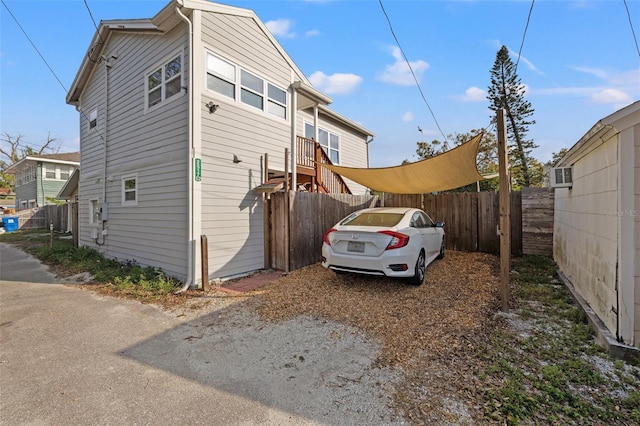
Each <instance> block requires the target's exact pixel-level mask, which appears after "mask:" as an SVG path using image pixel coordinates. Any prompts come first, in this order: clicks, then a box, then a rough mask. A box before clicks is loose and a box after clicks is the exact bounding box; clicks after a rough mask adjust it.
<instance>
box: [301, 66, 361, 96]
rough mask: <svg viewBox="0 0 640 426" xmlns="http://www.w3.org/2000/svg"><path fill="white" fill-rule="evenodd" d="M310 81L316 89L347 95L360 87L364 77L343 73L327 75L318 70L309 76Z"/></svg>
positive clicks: (329, 93)
mask: <svg viewBox="0 0 640 426" xmlns="http://www.w3.org/2000/svg"><path fill="white" fill-rule="evenodd" d="M309 81H310V82H311V84H312V85H313V86H314V87H315V88H316V89H318V90H320V91H322V92H325V93H326V94H328V95H346V94H349V93H352V92H354V91H355V90H356V89H357V88H358V86H359V85H360V83H362V77H360V76H359V75H355V74H343V73H335V74H332V75H326V74H325V73H323V72H322V71H316V72H314V73H313V74H311V76H309Z"/></svg>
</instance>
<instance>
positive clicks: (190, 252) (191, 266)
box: [175, 0, 196, 293]
mask: <svg viewBox="0 0 640 426" xmlns="http://www.w3.org/2000/svg"><path fill="white" fill-rule="evenodd" d="M177 4H178V6H176V9H175V10H176V13H177V14H178V16H180V18H182V20H183V21H185V22H186V23H187V27H188V28H189V38H188V40H189V41H188V43H189V47H188V49H189V82H188V83H187V94H188V99H189V100H188V101H187V102H188V104H189V105H188V106H187V109H188V111H189V113H188V115H189V118H188V126H189V132H188V133H189V136H188V138H189V142H188V149H187V164H188V173H187V181H188V183H187V185H188V190H187V205H188V213H189V220H187V224H188V230H187V279H186V280H185V281H184V285H183V286H182V288H181V289H179V290H178V291H176V293H181V292H183V291H186V290H187V289H188V288H189V287H191V285H192V284H193V283H194V279H193V277H194V273H195V262H194V251H195V250H194V249H195V247H194V244H195V241H196V239H195V237H194V236H193V220H194V218H193V153H194V150H195V148H194V146H193V131H194V125H193V105H194V103H195V96H194V93H193V90H192V89H193V74H194V73H193V25H192V23H191V20H189V18H187V17H186V16H185V15H184V14H183V13H182V12H181V11H180V6H184V4H183V2H182V0H178V1H177Z"/></svg>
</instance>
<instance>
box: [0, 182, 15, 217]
mask: <svg viewBox="0 0 640 426" xmlns="http://www.w3.org/2000/svg"><path fill="white" fill-rule="evenodd" d="M15 203H16V194H15V193H14V192H13V191H12V190H11V189H10V188H0V210H2V211H0V214H2V213H6V212H7V211H9V210H11V209H15V208H16V204H15Z"/></svg>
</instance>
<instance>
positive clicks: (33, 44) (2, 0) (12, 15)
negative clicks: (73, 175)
mask: <svg viewBox="0 0 640 426" xmlns="http://www.w3.org/2000/svg"><path fill="white" fill-rule="evenodd" d="M0 1H1V2H2V5H3V6H4V7H5V9H7V12H9V15H11V17H12V18H13V20H14V21H15V23H16V25H18V28H20V30H21V31H22V34H24V36H25V37H26V38H27V40H29V43H31V46H32V47H33V49H34V50H35V51H36V52H37V53H38V55H39V56H40V59H42V61H43V62H44V63H45V65H46V66H47V68H49V71H51V74H53V76H54V77H55V79H56V80H57V81H58V84H60V87H62V89H63V90H64V92H65V94H69V90H67V88H66V87H65V85H64V84H63V83H62V81H61V80H60V78H59V77H58V75H57V74H56V72H55V71H54V70H53V68H51V65H49V62H47V60H46V59H45V57H44V56H43V55H42V53H40V50H39V49H38V47H37V46H36V45H35V43H34V42H33V40H31V37H29V34H27V32H26V31H25V29H24V28H23V27H22V25H20V22H19V21H18V19H17V18H16V17H15V15H14V14H13V12H11V9H9V6H7V4H6V3H5V2H4V0H0ZM78 111H79V112H80V114H82V116H83V117H84V118H85V119H86V120H87V121H89V117H87V114H85V112H84V111H83V110H82V109H78ZM94 129H96V128H94ZM95 131H96V132H97V133H98V136H100V139H102V141H103V142H104V138H103V137H102V135H101V134H100V132H98V131H97V130H95Z"/></svg>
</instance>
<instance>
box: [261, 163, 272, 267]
mask: <svg viewBox="0 0 640 426" xmlns="http://www.w3.org/2000/svg"><path fill="white" fill-rule="evenodd" d="M262 159H263V164H262V165H263V173H262V183H263V184H264V183H267V181H268V180H269V154H268V153H266V152H265V153H264V156H263V157H262ZM269 197H270V195H269V193H268V192H265V193H264V194H262V205H263V210H262V215H263V226H264V233H263V234H264V235H263V244H264V269H269V268H270V267H271V229H270V226H269V225H270V219H271V218H270V216H269Z"/></svg>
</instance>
